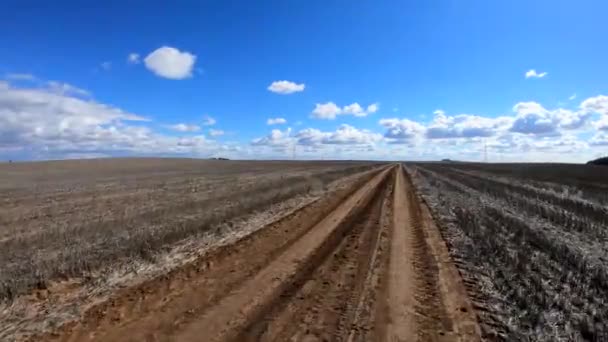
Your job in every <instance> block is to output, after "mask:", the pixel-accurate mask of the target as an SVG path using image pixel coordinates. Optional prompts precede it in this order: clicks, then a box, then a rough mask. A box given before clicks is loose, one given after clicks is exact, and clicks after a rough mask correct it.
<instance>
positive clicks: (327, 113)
mask: <svg viewBox="0 0 608 342" xmlns="http://www.w3.org/2000/svg"><path fill="white" fill-rule="evenodd" d="M377 111H378V104H377V103H373V104H371V105H369V106H367V109H365V110H364V109H363V107H361V105H360V104H359V103H357V102H355V103H352V104H349V105H346V106H344V107H343V108H340V107H338V105H336V104H335V103H333V102H327V103H317V104H315V108H314V109H313V111H312V113H311V117H313V118H315V119H326V120H333V119H335V118H336V117H337V116H338V115H353V116H357V117H363V116H367V115H369V114H372V113H375V112H377Z"/></svg>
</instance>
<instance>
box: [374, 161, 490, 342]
mask: <svg viewBox="0 0 608 342" xmlns="http://www.w3.org/2000/svg"><path fill="white" fill-rule="evenodd" d="M394 212H395V214H394V216H393V217H394V224H393V234H392V236H393V238H392V244H391V259H390V263H389V280H388V282H389V293H388V301H389V302H388V308H389V309H388V311H389V312H388V318H389V319H388V324H387V330H386V336H384V340H388V341H478V340H479V327H478V325H477V320H476V317H475V315H474V313H473V311H472V308H471V305H470V303H469V301H468V299H467V297H466V290H465V288H464V285H463V284H462V279H460V276H459V274H458V271H457V270H456V268H455V267H454V265H453V264H452V262H451V260H450V258H449V255H448V252H447V247H446V246H445V243H444V241H443V240H442V238H441V236H440V234H439V231H438V229H437V227H436V226H435V223H434V222H433V220H432V218H431V216H430V213H429V211H428V208H426V206H424V205H423V204H421V202H420V200H419V199H418V196H417V195H416V192H415V190H414V188H413V186H412V184H411V181H410V179H409V176H408V177H406V175H405V172H404V170H403V169H402V168H401V167H400V168H399V170H398V171H397V177H396V182H395V196H394Z"/></svg>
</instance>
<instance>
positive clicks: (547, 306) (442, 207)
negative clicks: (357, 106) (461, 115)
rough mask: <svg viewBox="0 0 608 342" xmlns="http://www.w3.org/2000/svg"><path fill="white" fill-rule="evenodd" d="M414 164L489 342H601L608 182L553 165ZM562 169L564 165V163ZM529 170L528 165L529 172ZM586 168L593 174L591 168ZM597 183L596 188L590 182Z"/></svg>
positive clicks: (607, 300)
mask: <svg viewBox="0 0 608 342" xmlns="http://www.w3.org/2000/svg"><path fill="white" fill-rule="evenodd" d="M513 167H514V169H513V170H512V171H511V172H509V171H508V169H507V167H506V166H505V165H498V166H496V165H487V166H484V165H479V164H477V165H476V164H457V165H455V164H433V163H428V164H412V165H409V169H410V172H411V173H412V174H413V175H415V177H414V179H415V180H416V183H417V187H418V189H419V191H420V192H421V193H422V194H423V196H424V198H425V200H426V201H427V202H428V203H429V204H430V206H431V207H432V208H433V210H434V212H435V215H436V216H437V218H438V221H440V222H441V226H442V234H443V235H444V238H445V240H446V241H447V243H448V245H449V247H450V252H451V254H452V257H453V258H454V260H455V261H456V263H457V264H458V266H459V269H460V272H461V274H462V275H463V277H464V278H465V281H466V283H467V284H468V290H469V292H470V295H471V297H472V298H473V300H474V302H475V305H476V308H477V311H478V316H479V320H480V322H481V323H482V328H483V330H484V337H485V338H486V339H487V340H505V341H513V340H518V341H519V340H533V341H574V340H577V341H578V340H582V341H601V340H605V339H606V338H608V323H607V319H606V318H607V317H608V268H607V267H606V265H607V262H608V233H607V230H606V229H607V228H606V227H607V224H608V210H607V208H606V206H605V203H606V202H605V201H606V193H604V192H603V190H602V189H604V188H605V187H606V184H608V181H604V182H602V181H601V176H600V175H597V174H592V172H590V176H589V177H588V179H584V178H583V176H582V175H581V174H580V170H578V166H573V168H575V170H574V171H573V170H569V171H567V172H564V175H568V174H573V175H576V176H577V177H578V178H577V179H575V180H572V179H567V180H563V182H562V183H560V181H561V180H562V178H561V177H560V175H558V174H557V173H556V170H555V169H553V168H551V166H545V169H544V172H545V173H546V174H543V169H542V166H538V165H537V166H534V165H532V166H530V167H532V168H531V170H532V172H530V173H527V174H526V176H523V175H522V174H521V173H520V172H521V169H522V168H525V166H522V165H515V166H513ZM562 168H563V166H562ZM529 170H530V168H529ZM591 171H593V170H591ZM594 184H595V185H594Z"/></svg>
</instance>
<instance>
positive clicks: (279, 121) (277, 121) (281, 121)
mask: <svg viewBox="0 0 608 342" xmlns="http://www.w3.org/2000/svg"><path fill="white" fill-rule="evenodd" d="M286 123H287V120H285V119H284V118H269V119H268V120H266V124H267V125H282V124H286Z"/></svg>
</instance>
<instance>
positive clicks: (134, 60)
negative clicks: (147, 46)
mask: <svg viewBox="0 0 608 342" xmlns="http://www.w3.org/2000/svg"><path fill="white" fill-rule="evenodd" d="M127 62H128V63H129V64H139V63H141V60H140V56H139V54H138V53H135V52H131V53H130V54H129V55H128V56H127Z"/></svg>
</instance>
